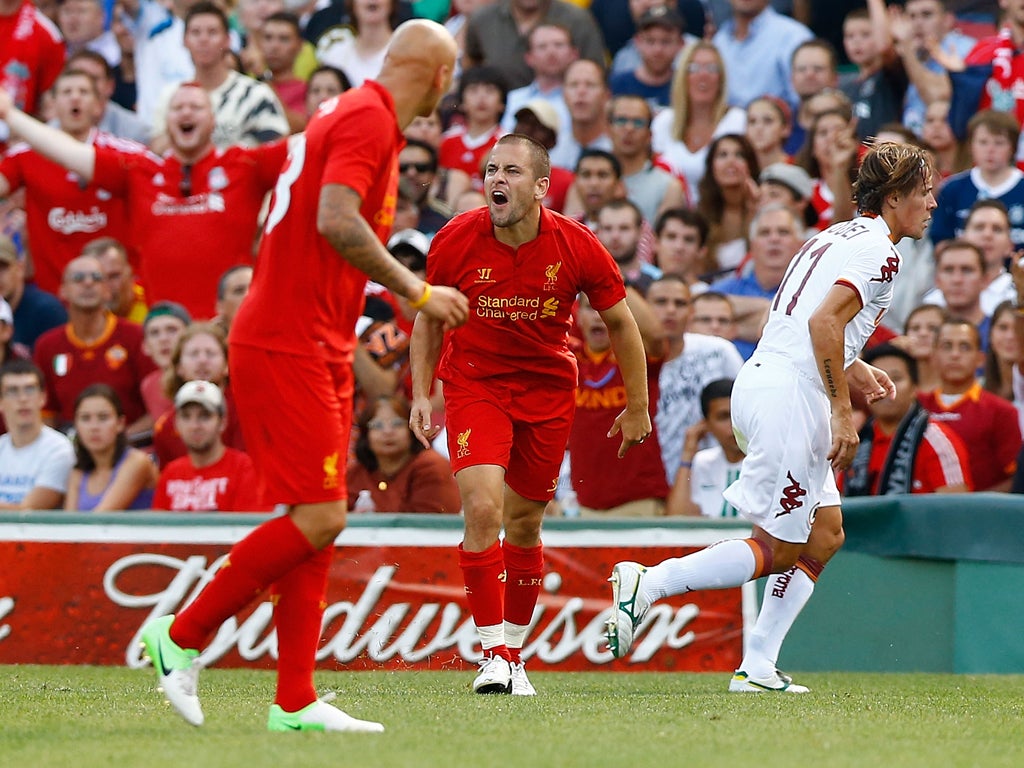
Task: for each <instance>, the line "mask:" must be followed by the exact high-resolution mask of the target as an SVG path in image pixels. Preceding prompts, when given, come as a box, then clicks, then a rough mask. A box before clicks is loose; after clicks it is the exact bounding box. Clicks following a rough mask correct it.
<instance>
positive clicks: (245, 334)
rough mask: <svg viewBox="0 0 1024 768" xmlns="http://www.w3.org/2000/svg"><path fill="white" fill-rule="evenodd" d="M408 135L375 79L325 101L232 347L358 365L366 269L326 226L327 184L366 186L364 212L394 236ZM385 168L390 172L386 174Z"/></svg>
mask: <svg viewBox="0 0 1024 768" xmlns="http://www.w3.org/2000/svg"><path fill="white" fill-rule="evenodd" d="M382 126H391V127H389V128H387V129H386V130H382ZM404 141H405V140H404V138H403V136H402V134H401V132H400V131H399V130H398V123H397V119H396V117H395V107H394V99H392V97H391V94H390V93H388V92H387V91H386V90H385V89H384V88H383V87H381V86H380V85H378V84H377V83H376V82H374V81H372V80H369V81H367V82H366V83H365V84H364V86H363V87H360V88H354V89H352V90H350V91H346V92H345V93H343V94H342V95H341V96H338V97H337V98H336V99H331V100H329V101H327V102H325V103H324V104H322V105H321V106H320V109H319V111H318V113H317V114H316V115H315V116H314V117H313V119H312V120H311V121H310V124H309V126H308V127H307V129H306V131H305V133H300V134H296V135H295V136H293V137H292V138H291V142H292V146H291V152H290V154H289V159H288V164H287V166H286V167H285V168H284V170H283V171H282V173H281V178H280V180H279V181H278V184H277V187H276V188H275V189H274V198H273V200H272V201H271V205H270V212H269V213H268V215H267V222H266V225H265V226H264V235H263V241H262V243H261V246H260V257H259V259H258V260H257V263H256V272H255V274H254V276H253V281H252V286H251V288H250V289H249V294H248V296H246V299H245V303H244V304H242V308H241V309H240V310H239V312H238V316H237V318H236V319H235V322H234V324H233V325H232V328H231V343H232V344H242V345H246V346H251V347H258V348H261V349H268V350H274V351H278V352H286V353H290V354H294V355H314V356H318V357H322V358H324V359H326V360H329V361H332V362H351V360H352V355H353V350H354V349H355V344H356V338H355V327H356V320H358V319H359V316H360V315H361V314H362V311H363V290H364V288H365V286H366V275H365V274H364V273H363V272H361V271H360V270H358V269H357V268H356V267H354V266H352V265H351V264H349V263H348V261H346V260H345V258H344V257H343V256H341V255H340V254H339V253H338V252H337V251H336V250H335V249H334V248H333V247H332V246H331V245H330V243H328V242H327V239H326V238H324V237H323V236H322V235H321V234H319V233H318V232H317V226H316V218H317V207H318V201H319V199H320V189H321V187H323V186H324V185H325V184H342V185H344V186H346V187H349V188H350V189H352V190H354V191H355V192H357V193H358V194H359V196H360V198H361V199H362V201H363V202H362V207H361V209H360V213H361V214H362V216H363V218H364V219H365V220H366V221H367V222H369V223H370V226H371V227H372V228H373V230H374V233H375V234H376V235H377V237H378V238H380V240H381V242H382V243H383V242H385V241H386V239H387V237H388V234H389V233H390V231H391V224H392V222H393V221H394V214H395V203H396V200H397V197H396V194H397V190H398V151H399V149H400V148H401V147H402V145H403V144H404ZM380 168H388V169H390V171H389V172H388V173H386V174H384V176H381V174H380V171H379V169H380ZM303 169H305V172H303V173H301V175H300V172H302V171H303ZM310 171H313V172H310Z"/></svg>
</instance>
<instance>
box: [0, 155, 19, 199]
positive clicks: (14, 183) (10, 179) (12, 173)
mask: <svg viewBox="0 0 1024 768" xmlns="http://www.w3.org/2000/svg"><path fill="white" fill-rule="evenodd" d="M24 156H25V148H24V146H22V145H18V146H15V147H13V148H12V149H10V150H9V151H8V152H7V153H6V154H5V155H4V156H3V159H2V160H0V176H3V177H4V178H5V179H7V184H8V186H9V187H10V188H11V192H13V191H14V190H16V189H20V188H21V187H23V186H24V185H25V176H24V174H23V173H22V163H21V158H23V157H24Z"/></svg>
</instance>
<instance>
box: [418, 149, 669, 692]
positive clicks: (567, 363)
mask: <svg viewBox="0 0 1024 768" xmlns="http://www.w3.org/2000/svg"><path fill="white" fill-rule="evenodd" d="M549 175H550V160H549V158H548V153H547V150H545V149H544V147H542V146H541V145H540V144H538V143H537V142H535V141H534V140H533V139H530V138H528V137H526V136H520V135H518V134H511V135H508V136H504V137H502V138H501V139H499V140H498V143H497V144H496V145H495V147H494V149H493V150H492V152H491V155H490V157H489V159H488V161H487V164H486V167H485V179H486V180H485V187H484V188H485V192H484V194H485V196H486V197H487V206H488V207H487V208H479V209H476V210H474V211H470V212H468V213H465V214H462V215H461V216H458V217H457V218H455V219H453V220H452V221H451V222H449V224H448V226H446V227H445V228H444V229H442V230H441V231H440V232H438V233H437V235H436V236H435V237H434V240H433V243H432V244H431V252H430V255H429V256H428V257H427V278H428V279H429V280H432V281H438V282H441V283H445V284H450V285H454V286H455V287H456V288H458V289H459V290H461V291H463V292H464V293H465V294H466V295H467V297H468V298H469V301H470V310H471V311H470V315H469V320H468V321H467V323H466V325H465V326H463V327H460V328H457V329H455V330H454V331H451V332H449V333H447V334H446V333H445V328H444V326H443V323H442V322H439V321H438V320H436V319H434V318H430V317H427V316H424V315H422V314H421V315H420V317H418V318H417V320H416V326H415V328H414V329H413V342H412V386H413V408H412V416H411V424H412V427H413V430H414V431H415V432H416V434H417V436H418V437H419V438H420V440H422V441H424V444H427V442H426V441H428V440H429V439H430V438H431V437H433V436H434V435H435V434H436V432H437V429H436V428H435V427H434V426H433V425H432V424H431V403H430V396H429V395H430V389H431V385H432V384H433V381H434V369H435V367H436V366H437V363H438V360H439V359H440V370H439V375H440V378H441V380H442V381H443V382H444V395H445V422H446V427H447V432H448V451H449V456H450V457H451V462H452V469H453V470H454V472H455V479H456V480H457V481H458V483H459V491H460V493H461V495H462V504H463V509H464V511H465V524H466V530H465V536H464V538H463V542H462V545H461V546H460V547H459V565H460V567H461V569H462V573H463V577H464V579H465V583H466V596H467V599H468V601H469V607H470V611H471V612H472V614H473V620H474V621H475V623H476V626H477V629H478V631H479V633H480V640H481V644H482V646H483V651H484V657H483V659H481V662H480V664H481V669H480V673H479V675H478V676H477V678H476V680H475V681H474V683H473V690H474V691H476V692H477V693H513V694H516V695H523V696H531V695H534V694H535V693H536V691H534V689H533V686H532V685H531V684H530V681H529V680H528V679H527V677H526V670H525V668H524V667H523V662H522V658H521V649H522V647H523V644H524V641H525V640H526V633H527V631H528V630H529V627H530V623H531V622H532V619H533V610H534V608H535V606H536V603H537V597H538V595H539V593H540V583H541V577H542V576H543V573H544V555H543V549H542V546H541V541H540V526H541V521H542V519H543V517H544V508H545V506H546V505H547V503H548V502H549V501H550V500H551V498H552V497H553V495H554V492H555V487H556V485H557V483H558V474H559V467H560V466H561V463H562V456H563V453H564V451H565V445H566V441H567V440H568V437H569V431H570V428H571V426H572V417H573V410H574V406H575V390H576V383H577V371H576V363H575V359H574V358H573V355H572V352H570V350H569V345H568V331H569V326H570V319H569V317H570V313H571V311H572V306H573V304H574V303H575V301H576V296H577V294H578V293H579V292H580V291H583V292H585V293H586V294H587V295H588V297H589V298H590V302H591V304H592V305H593V307H594V308H595V309H596V310H597V311H598V313H599V314H600V315H601V319H602V320H603V321H604V323H605V325H606V326H607V328H608V334H609V338H610V339H611V348H612V351H613V352H614V353H615V357H616V360H617V361H618V364H619V367H620V368H621V370H622V378H623V381H624V387H625V397H624V403H623V404H624V406H625V408H624V409H623V410H622V412H621V413H620V414H619V415H618V417H616V419H615V421H614V422H613V424H612V425H611V428H610V430H609V434H612V435H617V434H619V433H620V432H621V435H622V442H621V445H620V447H619V456H620V457H621V456H624V455H625V453H626V451H627V449H629V448H630V446H632V445H634V444H636V443H639V442H642V441H643V440H644V439H646V438H647V437H648V436H649V435H650V434H651V420H650V415H649V413H648V402H649V401H648V393H647V376H646V364H645V363H646V360H645V356H644V348H643V343H642V341H641V338H640V332H639V331H638V330H637V326H636V322H635V321H634V319H633V316H632V315H631V314H630V312H629V310H628V308H627V307H626V302H625V295H626V291H625V287H624V285H623V282H622V275H621V274H620V273H619V268H618V266H617V265H616V264H615V262H614V261H613V260H612V257H611V256H610V255H609V253H608V251H606V250H605V249H604V247H603V246H602V245H601V244H600V242H599V241H598V240H597V238H596V237H595V236H594V234H593V233H592V232H591V231H590V230H589V229H587V228H586V227H585V226H584V225H582V224H580V223H579V222H576V221H573V220H572V219H569V218H567V217H565V216H562V215H561V214H558V213H554V212H552V211H549V210H547V209H546V208H544V207H543V205H541V201H542V200H543V199H544V196H545V195H546V194H547V190H548V180H549ZM503 522H504V526H505V539H504V541H503V542H502V541H499V539H498V534H499V532H500V530H501V528H502V523H503ZM502 574H506V575H507V578H506V579H502V578H501V576H502ZM513 665H514V666H513Z"/></svg>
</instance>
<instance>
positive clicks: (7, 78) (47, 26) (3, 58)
mask: <svg viewBox="0 0 1024 768" xmlns="http://www.w3.org/2000/svg"><path fill="white" fill-rule="evenodd" d="M0 42H2V43H3V44H2V45H0V88H2V89H3V90H5V91H7V92H8V93H9V94H11V98H12V99H14V105H15V106H16V107H18V109H20V110H22V111H24V112H27V113H28V114H30V115H34V114H35V113H36V110H37V109H38V108H39V97H40V96H41V95H42V94H43V92H44V91H46V90H47V89H49V87H50V86H51V85H53V83H54V81H55V80H56V79H57V75H59V74H60V71H61V70H62V69H63V68H64V57H65V51H64V40H63V38H62V37H61V36H60V32H59V31H58V29H57V26H56V25H55V24H54V23H53V22H52V21H50V19H49V18H48V17H47V16H46V15H45V14H44V13H43V12H42V11H40V10H39V9H38V8H36V6H35V4H34V3H33V2H32V1H31V0H25V2H23V3H22V4H21V7H20V8H19V9H18V10H17V11H15V12H14V13H13V14H11V15H10V16H0Z"/></svg>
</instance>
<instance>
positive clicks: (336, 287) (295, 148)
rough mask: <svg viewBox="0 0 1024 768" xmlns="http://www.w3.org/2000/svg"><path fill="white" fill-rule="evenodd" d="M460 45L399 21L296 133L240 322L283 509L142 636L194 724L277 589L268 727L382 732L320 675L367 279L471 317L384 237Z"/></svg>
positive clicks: (436, 28)
mask: <svg viewBox="0 0 1024 768" xmlns="http://www.w3.org/2000/svg"><path fill="white" fill-rule="evenodd" d="M455 53H456V46H455V41H454V40H453V39H452V37H451V35H449V34H448V33H447V32H446V31H445V30H444V28H443V27H441V26H440V25H438V24H436V23H434V22H430V21H425V20H422V19H419V20H413V21H409V22H406V23H405V24H402V25H401V26H400V27H399V28H398V29H397V30H395V33H394V36H393V38H392V40H391V44H390V47H389V48H388V50H387V55H386V56H385V59H384V66H383V69H382V70H381V72H380V75H379V77H378V78H377V79H376V80H368V81H367V82H366V83H365V84H364V85H362V86H360V87H359V88H354V89H352V90H350V91H347V92H346V93H344V94H342V95H341V96H339V97H338V98H337V100H332V101H330V102H327V103H325V104H324V105H323V106H322V108H321V109H320V110H318V111H317V113H316V115H314V116H313V119H312V120H311V121H310V124H309V126H308V127H307V128H306V130H305V131H304V132H303V133H302V134H298V135H296V136H295V137H294V138H293V139H292V140H291V142H290V145H291V152H290V154H289V159H288V164H287V167H286V168H285V170H284V173H283V175H282V176H281V182H280V184H279V185H278V189H277V192H276V194H275V195H274V200H273V202H272V204H271V206H270V211H269V213H268V215H267V223H266V226H265V229H264V234H263V239H262V242H261V244H260V257H259V261H258V264H259V266H258V268H257V269H256V274H255V275H254V277H253V283H252V287H251V289H250V291H249V295H248V297H247V298H246V300H245V302H244V303H243V304H242V308H241V310H239V313H238V316H237V317H236V318H235V322H234V324H233V325H232V328H231V376H232V382H233V387H234V392H235V396H236V398H237V402H238V407H239V413H240V414H241V415H242V417H243V419H245V420H246V421H245V432H246V436H247V442H246V446H247V448H248V449H249V451H250V455H252V457H253V461H254V463H255V465H256V467H257V468H258V471H259V474H260V477H261V479H262V480H263V482H265V483H266V487H267V497H266V500H267V502H268V503H278V504H280V505H282V506H283V507H285V510H286V514H283V515H280V516H277V517H274V518H273V519H271V520H268V521H267V522H265V523H263V524H262V525H261V526H259V527H258V528H256V529H255V530H253V531H252V532H251V533H250V534H249V535H248V536H246V537H245V538H244V539H243V540H242V541H240V542H239V543H238V544H236V545H235V546H234V547H232V549H231V552H230V554H229V559H230V562H231V567H230V568H222V569H221V570H219V571H218V572H217V574H216V575H215V576H214V578H213V580H212V581H211V582H210V583H209V584H207V585H206V587H205V589H204V590H203V591H202V592H201V593H200V594H199V596H198V597H197V598H196V599H195V600H194V601H193V602H192V603H191V604H190V605H189V606H188V607H187V608H186V609H184V610H183V611H182V612H181V613H179V614H178V615H177V616H174V617H170V616H165V617H162V618H160V619H156V620H155V621H153V622H151V623H150V624H148V625H147V626H146V627H144V628H143V630H142V641H143V643H144V644H146V646H147V647H148V648H149V652H150V656H155V655H160V658H161V663H160V665H158V666H159V667H160V671H159V674H158V677H159V680H160V685H161V688H162V690H163V691H164V695H165V697H166V698H167V699H168V701H169V702H170V703H171V704H172V705H173V706H174V709H175V710H176V711H177V713H178V714H180V715H181V716H182V717H183V718H184V719H185V720H186V721H188V722H189V723H192V724H193V725H201V724H202V723H203V719H204V718H203V712H202V707H201V706H200V703H199V699H198V696H197V695H196V686H197V683H198V680H197V677H198V668H196V667H195V666H193V664H192V659H193V658H195V656H197V655H198V653H199V649H200V648H202V647H203V646H204V645H205V644H206V641H207V639H208V638H209V637H210V636H211V635H212V634H213V632H214V631H215V630H216V629H217V627H219V626H220V625H221V624H222V623H223V622H224V621H225V620H226V619H228V618H229V617H230V616H232V615H233V614H234V613H236V612H238V611H239V610H241V609H242V608H243V607H245V606H246V605H247V604H248V603H249V602H250V601H251V599H252V596H253V594H255V593H258V592H260V591H262V590H263V589H266V588H267V587H268V586H270V585H271V584H273V585H274V587H275V593H276V594H275V598H274V623H275V625H276V628H277V652H278V665H277V670H278V676H277V693H276V695H275V697H274V704H273V705H272V706H271V708H270V713H269V717H268V719H267V728H268V729H269V730H271V731H293V730H294V731H303V730H319V731H323V730H327V731H363V732H380V731H383V730H384V727H383V726H382V725H381V724H380V723H375V722H369V721H364V720H357V719H356V718H353V717H351V716H349V715H347V714H345V713H344V712H342V711H341V710H338V709H336V708H334V707H332V706H331V705H329V704H327V703H326V702H324V701H321V700H319V699H318V698H317V696H316V690H315V688H314V686H313V669H314V667H315V664H316V649H317V644H318V641H319V638H320V630H321V621H322V617H323V606H324V605H325V602H324V600H325V597H326V590H327V575H328V571H329V569H330V566H331V559H332V556H333V553H334V541H335V539H336V538H337V536H338V534H339V533H341V531H342V530H343V529H344V528H345V519H346V508H347V505H346V499H347V496H348V493H347V490H346V488H345V460H344V453H343V450H344V449H343V446H345V445H346V443H347V440H348V436H349V432H350V431H351V418H352V415H351V414H352V394H353V381H352V379H353V377H352V358H353V350H354V349H355V346H356V338H355V327H356V321H357V320H358V318H359V315H360V313H361V311H362V307H363V293H364V288H365V286H366V280H367V276H369V277H371V278H372V279H373V280H375V281H376V282H378V283H380V284H382V285H384V286H385V287H386V288H388V289H390V290H391V291H393V292H395V293H399V294H402V295H403V296H406V297H408V298H412V300H413V304H414V306H416V307H418V308H420V309H421V312H422V313H423V314H425V315H429V316H431V317H434V318H437V319H438V320H439V321H440V322H441V323H442V324H444V325H446V326H449V327H454V326H457V325H459V324H460V323H462V322H464V321H465V318H466V314H467V312H468V307H467V304H466V300H465V297H463V296H461V295H460V294H459V293H458V292H457V291H454V290H452V289H450V288H446V287H444V286H431V285H429V284H427V283H424V282H423V281H422V280H420V279H419V278H417V277H416V276H415V275H413V274H412V273H411V272H409V271H408V270H407V269H405V268H404V267H402V266H401V264H399V263H398V262H397V261H396V260H395V259H394V258H393V257H392V256H391V255H390V254H389V253H388V252H387V250H386V249H385V248H384V245H383V241H384V240H385V239H386V238H387V236H388V234H389V232H390V230H391V225H392V222H393V219H394V201H395V192H396V189H397V186H398V175H399V174H398V149H399V147H400V146H401V143H402V141H403V138H402V129H403V128H404V127H405V126H407V125H408V124H409V123H410V122H411V121H412V119H413V117H414V116H415V115H425V114H429V113H430V112H431V111H432V110H433V109H434V107H435V106H436V105H437V102H438V101H439V100H440V98H441V96H442V95H443V94H444V93H445V92H447V90H448V88H449V86H450V85H451V73H452V70H453V68H454V66H455ZM0 111H2V110H0Z"/></svg>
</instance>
